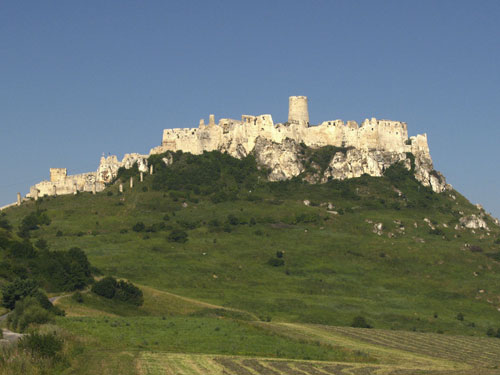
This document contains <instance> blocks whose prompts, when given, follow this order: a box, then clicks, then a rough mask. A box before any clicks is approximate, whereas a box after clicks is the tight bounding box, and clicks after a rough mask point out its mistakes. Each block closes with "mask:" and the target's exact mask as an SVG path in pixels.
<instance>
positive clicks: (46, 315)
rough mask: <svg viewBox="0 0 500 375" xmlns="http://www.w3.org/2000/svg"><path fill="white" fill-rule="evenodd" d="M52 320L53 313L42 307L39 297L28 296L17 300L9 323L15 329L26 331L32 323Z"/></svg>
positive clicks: (43, 322)
mask: <svg viewBox="0 0 500 375" xmlns="http://www.w3.org/2000/svg"><path fill="white" fill-rule="evenodd" d="M49 303H50V302H49ZM52 320H53V315H52V314H51V313H50V312H49V311H48V310H46V309H44V308H43V307H42V305H41V304H40V302H39V301H38V299H37V298H35V297H26V298H24V299H23V300H21V301H17V302H16V307H15V308H14V310H13V311H12V313H11V314H10V315H9V317H8V324H9V327H10V328H11V329H12V330H13V331H19V332H24V331H25V330H26V328H28V327H29V326H30V325H31V324H45V323H48V322H50V321H52Z"/></svg>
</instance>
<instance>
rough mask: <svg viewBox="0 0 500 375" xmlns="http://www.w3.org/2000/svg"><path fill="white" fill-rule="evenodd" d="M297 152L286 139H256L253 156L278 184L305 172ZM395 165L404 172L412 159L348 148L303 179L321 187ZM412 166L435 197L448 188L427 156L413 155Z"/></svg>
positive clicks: (378, 172)
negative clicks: (398, 164)
mask: <svg viewBox="0 0 500 375" xmlns="http://www.w3.org/2000/svg"><path fill="white" fill-rule="evenodd" d="M301 151H302V148H301V146H300V145H299V144H297V142H295V141H294V140H291V139H286V140H284V141H283V142H282V143H274V142H272V141H270V140H268V139H266V138H263V137H259V138H258V139H257V142H256V144H255V148H254V149H253V154H254V155H255V158H256V160H257V162H258V163H259V164H260V165H262V166H264V167H266V168H268V169H269V170H270V174H269V179H270V180H271V181H280V180H286V179H290V178H292V177H296V176H299V175H300V174H302V173H303V172H304V171H305V170H306V168H305V159H304V156H302V154H301ZM398 162H403V163H404V165H405V166H406V168H407V169H408V170H410V169H411V168H412V159H411V157H409V156H408V155H407V154H406V153H404V152H391V151H378V150H364V149H356V148H350V149H347V150H344V151H338V152H336V153H335V154H334V155H332V158H331V160H330V162H329V164H328V166H327V167H326V168H325V169H324V170H321V168H320V167H319V166H318V165H317V164H314V163H312V164H311V167H312V168H311V169H312V170H313V171H311V172H310V173H306V174H305V175H304V179H305V180H307V181H308V182H311V183H324V182H327V181H329V180H331V179H336V180H344V179H348V178H354V177H361V176H362V175H363V174H368V175H370V176H374V177H380V176H383V174H384V171H385V170H386V169H387V168H389V167H390V166H391V165H393V164H395V163H398ZM414 162H415V164H414V167H415V178H416V179H417V180H418V181H420V182H421V183H422V184H423V185H424V186H429V187H431V188H432V190H433V191H434V192H436V193H441V192H443V191H445V190H446V189H447V188H448V185H447V184H446V180H445V178H444V176H443V175H442V174H441V173H439V172H437V171H435V170H434V167H433V165H432V160H431V159H430V157H428V156H427V154H425V153H417V155H414ZM308 172H309V171H308Z"/></svg>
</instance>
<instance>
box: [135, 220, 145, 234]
mask: <svg viewBox="0 0 500 375" xmlns="http://www.w3.org/2000/svg"><path fill="white" fill-rule="evenodd" d="M144 229H146V226H145V225H144V223H143V222H142V221H138V222H137V223H135V224H134V226H133V227H132V230H133V231H135V232H142V231H143V230H144Z"/></svg>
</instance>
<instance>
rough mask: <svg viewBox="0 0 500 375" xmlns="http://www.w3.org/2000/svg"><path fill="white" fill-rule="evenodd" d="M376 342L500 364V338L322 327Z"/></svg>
mask: <svg viewBox="0 0 500 375" xmlns="http://www.w3.org/2000/svg"><path fill="white" fill-rule="evenodd" d="M322 328H323V329H326V330H332V331H335V332H338V333H340V334H342V335H344V336H348V337H351V338H354V339H357V340H361V341H363V342H366V343H370V344H374V345H376V346H382V347H388V348H393V349H398V350H405V351H408V352H411V353H417V354H422V355H426V356H430V357H437V358H443V359H447V360H451V361H455V362H458V363H467V364H470V365H473V366H477V367H479V366H482V367H485V366H489V367H495V366H496V367H500V340H498V339H496V338H486V337H484V338H483V337H470V336H449V335H440V334H435V333H418V332H405V331H388V330H380V329H364V328H350V327H322Z"/></svg>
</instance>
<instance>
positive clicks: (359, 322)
mask: <svg viewBox="0 0 500 375" xmlns="http://www.w3.org/2000/svg"><path fill="white" fill-rule="evenodd" d="M351 327H354V328H372V326H371V325H370V324H368V323H367V321H366V319H365V318H364V317H363V316H361V315H358V316H356V317H354V319H353V320H352V323H351Z"/></svg>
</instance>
